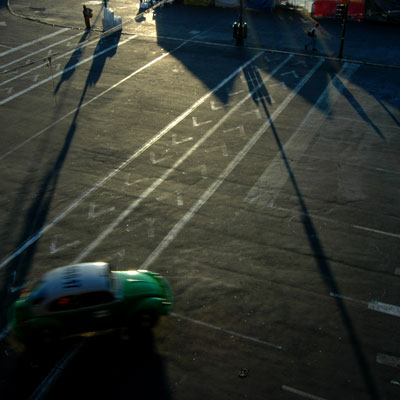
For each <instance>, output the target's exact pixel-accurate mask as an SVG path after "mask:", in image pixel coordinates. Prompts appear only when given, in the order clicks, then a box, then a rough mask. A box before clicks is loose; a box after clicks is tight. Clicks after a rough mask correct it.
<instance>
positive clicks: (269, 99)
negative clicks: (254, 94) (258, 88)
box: [258, 94, 276, 104]
mask: <svg viewBox="0 0 400 400" xmlns="http://www.w3.org/2000/svg"><path fill="white" fill-rule="evenodd" d="M258 98H259V99H263V98H264V99H267V100H268V102H269V103H271V104H274V103H276V102H275V100H274V98H273V97H272V96H271V95H270V94H262V95H261V96H258Z"/></svg>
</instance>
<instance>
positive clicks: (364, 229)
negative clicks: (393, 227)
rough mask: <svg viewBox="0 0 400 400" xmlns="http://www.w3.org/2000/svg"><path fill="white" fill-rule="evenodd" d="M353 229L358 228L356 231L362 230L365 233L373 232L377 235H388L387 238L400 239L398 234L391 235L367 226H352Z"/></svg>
mask: <svg viewBox="0 0 400 400" xmlns="http://www.w3.org/2000/svg"><path fill="white" fill-rule="evenodd" d="M352 227H353V228H356V229H361V230H363V231H368V232H373V233H377V234H379V235H386V236H391V237H395V238H397V239H400V234H398V233H390V232H385V231H380V230H378V229H372V228H366V227H365V226H360V225H352Z"/></svg>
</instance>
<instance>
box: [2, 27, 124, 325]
mask: <svg viewBox="0 0 400 400" xmlns="http://www.w3.org/2000/svg"><path fill="white" fill-rule="evenodd" d="M120 36H121V31H117V32H114V33H113V34H111V35H106V36H104V37H102V38H101V39H100V41H99V43H98V44H97V46H96V50H95V52H94V55H95V57H94V58H93V62H92V65H91V68H90V71H89V73H88V76H87V79H86V83H85V86H84V88H83V90H82V95H81V97H80V99H79V103H78V106H77V107H76V111H75V113H74V116H73V118H72V122H71V125H70V127H69V129H68V131H67V134H66V136H65V139H64V143H63V145H62V147H61V149H60V151H59V153H58V155H57V157H56V159H55V162H54V164H53V165H52V166H51V167H50V168H48V170H47V172H46V173H45V175H44V177H43V179H42V183H41V184H40V186H39V189H38V190H37V194H36V196H35V198H34V199H33V201H32V202H31V204H30V206H29V208H28V210H27V211H26V214H25V218H24V221H25V224H24V226H23V228H22V232H21V234H20V237H19V239H18V240H17V246H18V248H22V247H23V246H24V244H26V243H29V244H30V245H28V246H27V248H26V249H25V250H24V251H21V252H20V254H18V255H17V256H16V257H15V258H14V259H13V261H12V262H10V264H8V265H7V267H6V269H5V270H3V271H2V275H3V276H2V281H3V282H2V286H1V288H0V328H1V327H3V326H4V325H5V324H6V320H7V310H8V308H9V306H10V305H11V304H12V302H13V301H14V300H15V299H16V298H17V297H18V295H19V290H17V289H16V290H13V289H12V288H20V287H21V286H22V285H23V283H24V282H25V279H26V277H27V275H28V274H29V271H30V270H31V267H32V264H33V259H34V255H35V253H36V249H37V246H38V244H39V239H40V236H41V235H42V230H43V227H44V226H45V223H46V220H47V217H48V213H49V210H50V206H51V203H52V201H53V198H54V194H55V192H56V189H57V183H58V180H59V177H60V173H61V170H62V168H63V166H64V162H65V160H66V158H67V155H68V152H69V150H70V147H71V143H72V141H73V138H74V136H75V133H76V129H77V126H78V117H79V115H80V111H81V109H82V105H83V102H84V100H85V97H86V94H87V91H88V89H89V88H90V87H91V86H95V85H96V83H97V82H98V80H99V79H100V76H101V74H102V72H103V69H104V65H105V63H106V61H107V58H110V57H113V56H114V55H115V53H116V49H117V47H118V41H119V39H120ZM110 44H112V45H111V46H110ZM108 48H109V49H110V50H109V51H107V49H108ZM96 54H97V55H96ZM18 206H19V207H20V206H21V205H18Z"/></svg>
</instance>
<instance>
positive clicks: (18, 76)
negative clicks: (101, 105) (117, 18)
mask: <svg viewBox="0 0 400 400" xmlns="http://www.w3.org/2000/svg"><path fill="white" fill-rule="evenodd" d="M136 37H137V35H133V37H132V39H134V38H136ZM98 41H99V39H98V38H97V39H95V40H92V41H90V42H86V43H83V44H81V45H79V46H77V47H75V48H73V49H71V50H68V51H66V52H65V53H62V54H59V55H55V56H54V57H52V58H51V62H52V63H54V62H55V61H57V60H60V59H63V58H65V57H66V56H67V55H69V54H73V53H75V52H76V51H77V50H81V49H84V48H85V47H89V46H91V45H93V44H95V43H98ZM113 47H115V45H114V46H113ZM113 47H110V48H108V49H107V50H111V49H112V48H113ZM92 57H93V56H92ZM96 57H97V56H96ZM93 58H95V57H93ZM90 60H91V58H90V57H89V58H88V59H86V60H82V61H83V62H87V61H90ZM48 65H49V64H48V60H47V59H46V60H45V61H44V62H42V63H41V64H37V65H36V66H35V67H32V68H30V69H27V70H25V71H24V72H21V73H20V74H18V75H14V76H13V77H12V78H9V79H7V80H5V81H3V82H1V83H0V86H3V85H6V84H8V83H10V82H12V81H15V80H17V79H22V77H24V76H25V75H28V74H31V73H32V72H33V71H36V70H38V69H41V68H43V67H48ZM58 65H60V66H61V64H58ZM77 66H78V64H73V65H70V66H69V67H67V68H65V69H63V70H62V71H60V72H58V73H57V74H56V75H53V78H54V77H55V76H57V75H61V74H64V73H65V72H68V71H71V70H72V69H75V68H76V67H77ZM57 70H59V68H58V69H57ZM25 79H27V78H25Z"/></svg>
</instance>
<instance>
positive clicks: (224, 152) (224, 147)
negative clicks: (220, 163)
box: [205, 141, 228, 157]
mask: <svg viewBox="0 0 400 400" xmlns="http://www.w3.org/2000/svg"><path fill="white" fill-rule="evenodd" d="M215 150H222V155H223V156H224V157H227V156H228V147H227V146H226V143H225V142H224V141H222V144H221V145H220V146H214V147H210V148H209V149H206V150H205V152H206V153H210V152H211V151H215Z"/></svg>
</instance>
